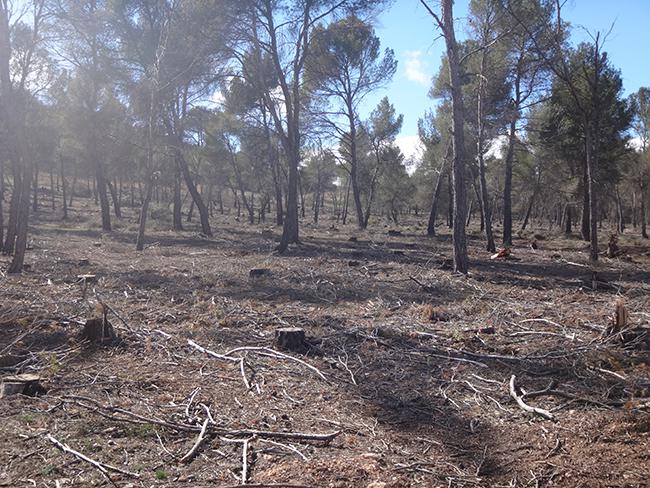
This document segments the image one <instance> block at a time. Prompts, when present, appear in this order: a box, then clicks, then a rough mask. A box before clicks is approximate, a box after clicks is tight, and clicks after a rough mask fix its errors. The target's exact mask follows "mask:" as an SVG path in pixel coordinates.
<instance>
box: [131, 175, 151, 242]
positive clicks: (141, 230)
mask: <svg viewBox="0 0 650 488" xmlns="http://www.w3.org/2000/svg"><path fill="white" fill-rule="evenodd" d="M152 194H153V178H152V177H151V176H149V178H147V183H146V188H145V192H144V198H143V199H142V207H141V208H140V222H139V225H138V237H137V240H136V241H135V250H136V251H142V250H144V234H145V230H146V229H147V213H148V212H149V203H151V195H152Z"/></svg>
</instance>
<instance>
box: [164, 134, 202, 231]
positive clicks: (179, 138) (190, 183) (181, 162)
mask: <svg viewBox="0 0 650 488" xmlns="http://www.w3.org/2000/svg"><path fill="white" fill-rule="evenodd" d="M179 125H180V122H176V126H175V127H172V125H171V123H169V124H168V128H167V129H168V131H170V135H173V136H174V137H175V145H174V148H173V151H174V160H175V162H176V164H177V166H178V167H179V168H180V170H181V174H182V175H183V179H184V180H185V185H186V186H187V189H188V190H189V192H190V195H192V200H194V203H195V204H196V208H197V210H198V211H199V218H200V220H201V231H202V232H203V233H204V234H205V235H206V236H208V237H212V235H213V234H212V229H211V228H210V216H209V215H208V207H207V206H206V205H205V202H204V201H203V198H202V197H201V194H200V193H199V191H198V189H197V188H196V183H195V182H194V179H193V178H192V173H191V172H190V168H189V165H188V164H187V160H186V159H185V156H184V155H183V152H182V147H183V135H182V129H180V128H179V127H178V126H179Z"/></svg>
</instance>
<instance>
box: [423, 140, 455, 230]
mask: <svg viewBox="0 0 650 488" xmlns="http://www.w3.org/2000/svg"><path fill="white" fill-rule="evenodd" d="M449 149H451V146H449ZM447 154H449V151H447ZM446 164H447V157H445V159H443V160H442V165H441V166H440V172H439V173H438V179H437V180H436V186H435V188H434V189H433V200H432V202H431V212H429V223H428V225H427V235H428V236H435V235H436V218H437V215H438V199H439V198H440V189H441V188H442V178H443V176H444V171H445V166H446Z"/></svg>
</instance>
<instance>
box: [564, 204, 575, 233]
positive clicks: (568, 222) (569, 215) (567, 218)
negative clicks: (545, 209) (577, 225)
mask: <svg viewBox="0 0 650 488" xmlns="http://www.w3.org/2000/svg"><path fill="white" fill-rule="evenodd" d="M572 230H573V209H572V206H571V204H570V203H567V204H566V206H565V207H564V233H565V234H567V235H568V234H571V232H572Z"/></svg>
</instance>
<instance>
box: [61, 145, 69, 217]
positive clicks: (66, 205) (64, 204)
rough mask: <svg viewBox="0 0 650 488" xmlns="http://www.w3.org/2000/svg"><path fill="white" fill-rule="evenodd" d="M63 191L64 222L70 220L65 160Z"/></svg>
mask: <svg viewBox="0 0 650 488" xmlns="http://www.w3.org/2000/svg"><path fill="white" fill-rule="evenodd" d="M61 190H62V192H63V198H62V201H63V220H66V219H67V218H68V199H67V194H68V182H67V181H66V179H65V164H64V162H63V158H61Z"/></svg>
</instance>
